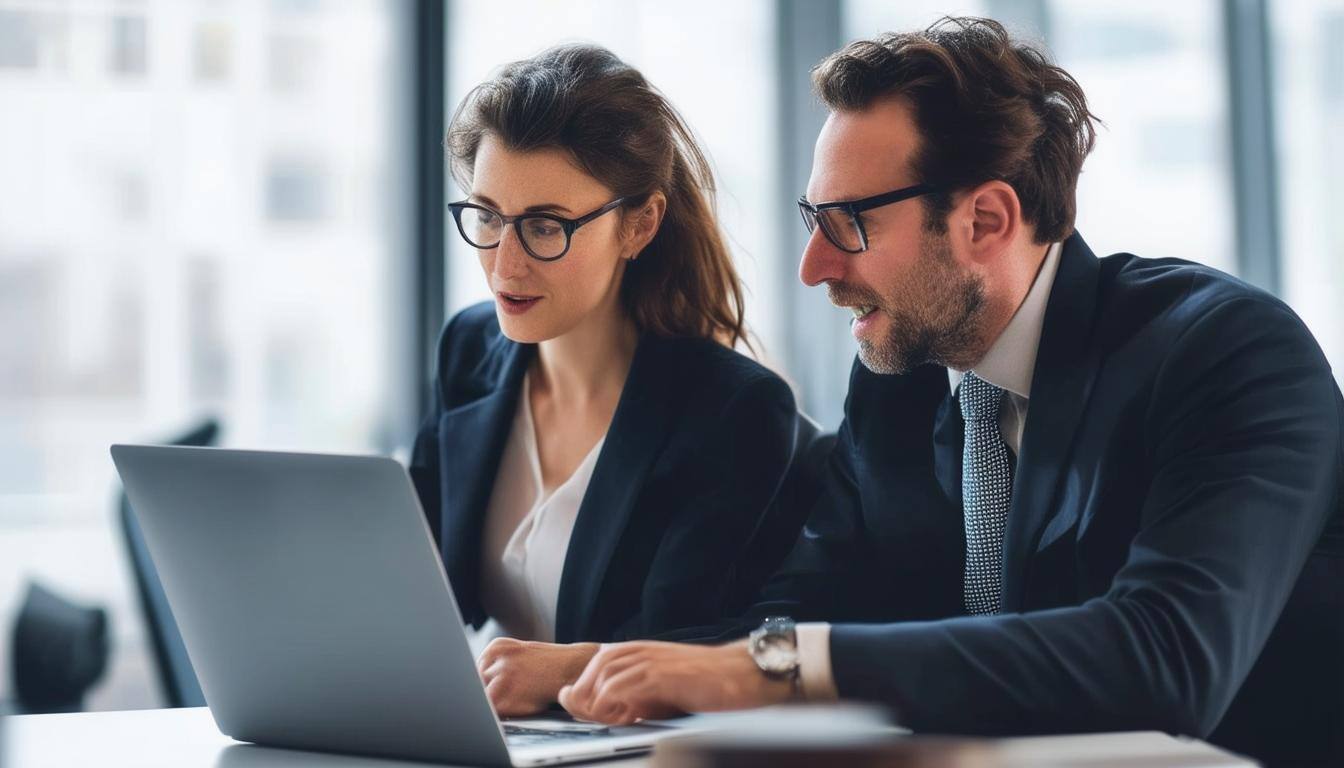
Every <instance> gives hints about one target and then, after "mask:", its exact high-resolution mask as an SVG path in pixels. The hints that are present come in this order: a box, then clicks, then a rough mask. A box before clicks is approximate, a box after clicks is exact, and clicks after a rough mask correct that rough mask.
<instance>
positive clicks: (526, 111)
mask: <svg viewBox="0 0 1344 768" xmlns="http://www.w3.org/2000/svg"><path fill="white" fill-rule="evenodd" d="M486 134H490V135H493V136H496V137H498V139H499V140H500V141H502V142H503V143H504V144H505V146H508V147H509V148H511V149H514V150H518V151H523V152H526V151H530V150H535V149H546V148H558V149H562V150H564V151H565V152H567V153H569V154H570V155H571V156H572V157H573V158H574V160H575V161H577V162H578V164H579V167H581V168H583V169H584V170H585V171H586V172H587V173H588V174H590V175H591V176H593V178H595V179H597V180H598V181H600V182H602V183H603V184H604V185H606V186H607V187H609V188H610V189H611V190H612V191H614V192H615V193H616V195H618V196H621V197H625V198H626V202H625V204H624V206H623V207H624V208H625V209H626V210H638V209H639V208H641V207H642V206H643V205H644V204H645V203H647V202H648V200H649V197H650V195H652V194H653V193H654V192H662V193H663V195H665V196H666V197H667V210H666V212H665V214H664V215H663V221H662V225H661V226H660V227H659V229H658V232H657V234H655V235H654V237H653V240H652V241H651V242H650V243H649V245H648V246H647V247H646V248H645V249H644V250H643V251H641V252H640V254H639V258H638V260H633V261H630V262H628V264H627V266H626V270H625V275H624V277H623V279H622V281H621V289H620V291H621V294H620V296H621V303H622V306H623V307H624V309H625V311H626V313H627V314H628V315H629V316H630V317H631V318H632V319H633V320H634V322H635V325H636V326H637V327H638V328H639V329H640V330H641V331H645V332H649V333H653V334H655V335H659V336H691V337H700V338H711V339H715V340H717V341H719V342H721V343H723V344H726V345H728V346H730V347H731V346H734V345H735V344H736V343H737V342H738V341H739V340H742V341H746V338H745V336H746V332H745V329H744V320H743V296H742V295H743V292H742V283H741V280H740V279H739V278H738V275H737V271H736V269H734V267H733V260H732V256H731V254H730V253H729V252H728V247H727V245H726V244H725V242H724V237H723V234H722V233H721V232H720V230H719V226H718V223H717V219H716V217H715V214H714V190H715V188H714V176H713V172H712V171H711V170H710V167H709V162H708V161H707V160H706V159H705V155H704V153H703V152H701V151H700V148H699V146H697V144H696V141H695V138H694V136H693V135H692V134H691V130H690V128H689V127H687V125H686V123H685V121H683V120H682V118H681V116H680V115H679V114H678V113H677V111H676V110H675V109H674V108H673V107H672V105H671V104H670V103H669V102H668V100H667V99H666V98H665V97H664V96H663V95H662V94H661V93H660V92H659V91H658V90H657V89H655V88H654V87H653V86H652V85H650V84H649V82H648V81H647V80H645V79H644V76H643V75H642V74H640V73H639V71H638V70H636V69H635V68H634V67H631V66H630V65H628V64H626V63H625V62H623V61H621V60H620V59H619V58H617V57H616V55H615V54H613V53H612V52H611V51H608V50H607V49H605V48H602V47H599V46H595V45H561V46H557V47H554V48H550V49H547V50H545V51H543V52H541V53H540V54H538V55H536V56H534V57H532V58H530V59H525V60H523V61H517V62H514V63H512V64H508V65H506V66H505V67H504V68H503V69H502V70H501V71H500V72H499V73H498V74H497V75H496V76H495V77H494V78H492V79H490V80H488V81H486V82H484V83H482V84H481V85H479V86H477V87H476V88H475V89H473V90H472V91H471V92H470V93H468V94H467V96H466V98H464V99H463V100H462V103H461V105H459V106H458V108H457V112H456V114H454V116H453V120H452V123H451V124H450V126H449V128H448V136H447V139H446V142H445V143H446V148H447V151H448V153H449V157H450V160H451V163H452V166H451V167H452V174H453V178H454V179H455V180H456V181H457V182H458V183H459V184H460V185H462V187H463V188H464V189H470V188H471V179H472V172H473V168H474V166H475V162H476V152H477V150H478V149H479V148H480V145H481V139H482V138H483V137H484V136H485V135H486Z"/></svg>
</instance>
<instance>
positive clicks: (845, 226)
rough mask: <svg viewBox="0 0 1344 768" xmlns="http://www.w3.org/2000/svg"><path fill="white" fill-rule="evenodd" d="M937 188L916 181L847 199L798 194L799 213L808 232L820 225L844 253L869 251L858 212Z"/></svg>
mask: <svg viewBox="0 0 1344 768" xmlns="http://www.w3.org/2000/svg"><path fill="white" fill-rule="evenodd" d="M937 191H938V188H937V187H934V186H932V185H929V184H916V185H914V186H911V187H904V188H902V189H897V190H893V191H891V192H884V193H883V194H880V195H873V196H872V197H865V198H863V199H862V200H850V201H847V202H837V203H809V202H808V201H807V198H806V197H800V198H798V212H799V213H801V214H802V215H803V226H805V227H807V231H808V234H811V233H812V232H813V231H815V230H816V228H817V225H818V224H820V225H821V231H822V233H823V234H825V235H826V239H827V240H830V241H831V245H834V246H835V247H836V248H839V249H840V250H842V251H844V252H845V253H862V252H863V251H866V250H868V231H867V230H865V229H864V228H863V220H862V219H860V218H859V214H860V213H863V212H864V211H869V210H872V209H873V208H878V207H880V206H883V205H891V204H892V203H899V202H901V201H902V200H909V199H910V198H912V197H919V196H920V195H927V194H931V193H933V192H937Z"/></svg>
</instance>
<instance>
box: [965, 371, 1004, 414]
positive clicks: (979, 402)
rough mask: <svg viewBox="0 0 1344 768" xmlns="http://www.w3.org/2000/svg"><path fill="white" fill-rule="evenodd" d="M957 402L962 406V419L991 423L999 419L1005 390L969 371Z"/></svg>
mask: <svg viewBox="0 0 1344 768" xmlns="http://www.w3.org/2000/svg"><path fill="white" fill-rule="evenodd" d="M957 401H958V402H959V403H960V404H961V418H962V419H964V420H966V421H989V420H993V419H997V418H998V417H999V404H1000V403H1002V402H1003V390H1002V389H1000V388H999V387H996V386H994V385H993V384H990V383H989V382H987V381H985V380H984V379H982V378H980V377H979V376H976V375H975V372H974V371H967V372H966V375H965V376H963V377H962V378H961V385H960V386H959V387H958V388H957Z"/></svg>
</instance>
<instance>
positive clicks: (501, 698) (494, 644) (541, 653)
mask: <svg viewBox="0 0 1344 768" xmlns="http://www.w3.org/2000/svg"><path fill="white" fill-rule="evenodd" d="M598 647H599V646H598V644H597V643H574V644H572V645H557V644H555V643H533V642H527V641H523V640H514V639H513V638H511V637H499V638H495V639H494V640H492V641H490V644H489V645H487V646H486V647H485V651H484V652H483V653H482V654H481V658H479V659H477V661H476V668H477V670H479V671H480V673H481V680H482V681H483V682H484V683H485V692H486V695H488V696H489V697H490V703H491V704H494V705H495V711H496V712H497V713H499V716H500V717H517V716H519V715H531V714H536V713H537V712H540V711H542V710H544V709H546V708H547V707H549V706H550V705H551V704H553V703H555V702H556V701H557V700H558V696H559V694H560V689H561V688H563V687H564V686H566V685H569V684H570V683H573V682H574V681H575V680H576V679H577V678H578V676H579V673H581V672H583V669H584V667H586V666H587V665H588V660H589V659H591V658H592V657H593V654H595V653H597V649H598Z"/></svg>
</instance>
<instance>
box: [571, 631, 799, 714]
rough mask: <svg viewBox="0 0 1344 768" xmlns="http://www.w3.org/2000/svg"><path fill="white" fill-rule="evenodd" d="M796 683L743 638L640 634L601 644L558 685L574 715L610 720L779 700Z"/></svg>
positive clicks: (789, 695) (790, 693)
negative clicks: (724, 640)
mask: <svg viewBox="0 0 1344 768" xmlns="http://www.w3.org/2000/svg"><path fill="white" fill-rule="evenodd" d="M793 695H794V694H793V684H792V683H791V682H790V681H788V680H775V679H771V678H769V677H766V675H765V673H763V672H761V670H760V669H759V668H758V667H757V666H756V662H754V661H752V659H751V655H750V654H749V653H748V652H747V644H746V643H745V642H738V643H733V644H731V645H721V646H703V645H683V644H680V643H659V642H651V641H639V642H631V643H619V644H616V645H603V646H602V649H601V650H600V651H598V652H597V655H595V656H593V659H592V661H590V662H588V667H587V668H586V669H584V670H583V674H581V675H580V676H579V679H578V681H576V682H575V683H574V684H573V685H569V686H566V687H564V688H563V689H561V691H560V703H561V704H562V705H563V706H564V708H565V709H567V710H569V713H570V714H571V715H574V716H575V717H579V718H582V719H584V720H595V721H598V722H602V723H610V724H612V725H628V724H630V723H633V722H635V721H637V720H641V719H658V718H665V717H673V716H675V715H680V714H683V713H686V712H714V711H720V710H727V709H748V708H751V707H763V706H767V705H770V704H779V703H781V702H784V701H787V700H789V699H790V698H792V697H793Z"/></svg>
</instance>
